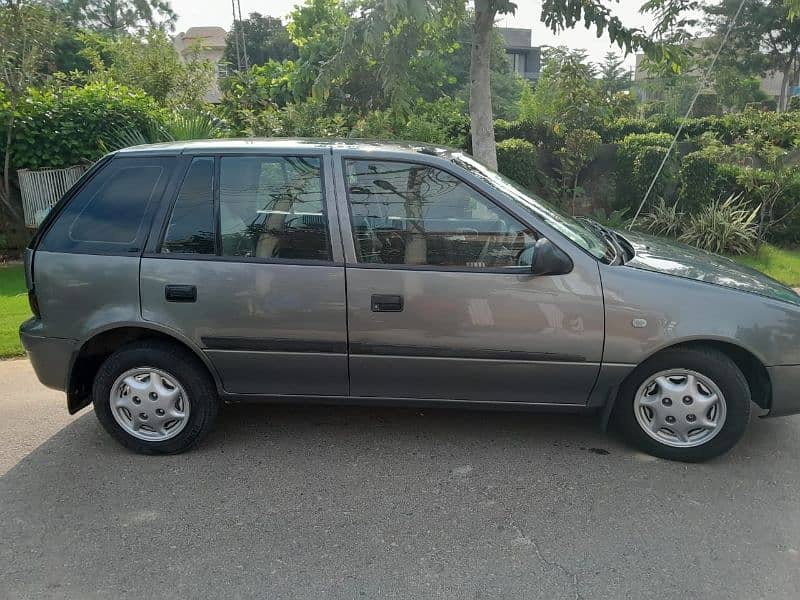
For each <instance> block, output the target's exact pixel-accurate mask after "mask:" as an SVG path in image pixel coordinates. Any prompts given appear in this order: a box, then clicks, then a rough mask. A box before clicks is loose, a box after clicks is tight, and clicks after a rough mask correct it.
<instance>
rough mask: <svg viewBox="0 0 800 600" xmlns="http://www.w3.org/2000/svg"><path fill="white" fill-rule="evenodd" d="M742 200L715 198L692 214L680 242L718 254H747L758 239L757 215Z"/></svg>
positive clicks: (732, 197)
mask: <svg viewBox="0 0 800 600" xmlns="http://www.w3.org/2000/svg"><path fill="white" fill-rule="evenodd" d="M760 210H761V206H760V205H759V206H757V207H756V208H755V209H752V208H750V207H748V206H747V205H746V204H745V203H744V202H742V199H741V196H736V195H734V196H730V197H728V199H727V200H714V201H713V202H711V203H710V204H708V205H706V206H703V207H702V208H701V209H700V210H699V212H698V213H697V214H695V215H690V216H689V217H688V218H687V220H686V224H685V226H684V229H683V233H682V234H681V236H680V238H679V239H680V241H682V242H684V243H687V244H689V245H691V246H695V247H697V248H700V249H702V250H708V251H709V252H716V253H718V254H748V253H750V252H753V251H754V250H755V248H756V244H757V242H758V223H757V219H758V214H759V212H760Z"/></svg>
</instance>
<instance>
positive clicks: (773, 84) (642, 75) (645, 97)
mask: <svg viewBox="0 0 800 600" xmlns="http://www.w3.org/2000/svg"><path fill="white" fill-rule="evenodd" d="M711 40H713V38H709V37H704V38H696V39H695V40H693V41H692V42H691V46H693V47H694V48H699V49H701V48H702V47H703V45H704V44H707V43H708V42H709V41H711ZM645 59H646V57H645V55H644V54H637V55H636V71H635V72H634V75H633V84H634V90H635V93H636V96H637V98H639V100H641V101H642V102H649V101H651V100H659V98H657V97H654V96H653V94H652V93H650V92H649V90H648V85H647V84H648V82H652V81H657V80H656V79H655V78H654V77H653V76H652V75H651V74H650V73H649V72H648V71H647V69H646V68H645V64H646V62H645ZM686 74H687V75H690V76H695V77H697V78H698V79H701V78H702V77H703V74H704V72H703V71H702V70H700V69H694V70H691V71H688V72H687V73H686ZM782 83H783V74H782V73H781V72H780V71H770V72H768V73H766V74H765V75H763V76H762V77H761V90H762V91H763V92H764V93H765V94H766V95H767V96H769V97H770V98H772V99H773V100H775V101H776V102H777V101H778V100H779V99H780V97H781V84H782ZM708 91H710V92H713V91H714V86H713V82H709V84H708ZM797 95H800V73H797V74H795V79H794V80H793V81H791V82H790V83H789V90H788V96H787V102H788V98H791V97H792V96H797Z"/></svg>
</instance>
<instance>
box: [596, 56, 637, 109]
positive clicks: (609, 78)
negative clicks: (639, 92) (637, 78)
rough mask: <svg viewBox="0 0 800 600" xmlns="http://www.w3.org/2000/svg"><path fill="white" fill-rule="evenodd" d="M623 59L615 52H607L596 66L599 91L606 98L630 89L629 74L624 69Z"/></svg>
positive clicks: (628, 71)
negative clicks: (598, 76) (598, 77)
mask: <svg viewBox="0 0 800 600" xmlns="http://www.w3.org/2000/svg"><path fill="white" fill-rule="evenodd" d="M624 65H625V59H624V58H622V57H621V56H620V55H619V54H617V53H616V52H608V53H607V54H606V56H605V58H604V59H603V62H601V63H599V64H598V65H597V69H598V72H599V75H600V89H601V90H602V91H603V93H604V94H605V95H606V97H608V98H612V97H613V96H614V95H615V94H617V93H619V92H624V91H626V90H629V89H631V72H630V70H628V69H626V68H625V66H624Z"/></svg>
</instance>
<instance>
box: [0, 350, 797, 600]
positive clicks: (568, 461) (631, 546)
mask: <svg viewBox="0 0 800 600" xmlns="http://www.w3.org/2000/svg"><path fill="white" fill-rule="evenodd" d="M799 467H800V419H783V420H772V421H760V420H756V421H755V422H753V423H752V424H751V427H750V429H749V432H748V434H747V437H746V439H745V440H744V441H743V443H742V444H741V445H740V446H739V447H738V448H737V449H735V450H734V451H733V452H732V453H731V454H729V455H728V456H726V457H723V458H721V459H718V460H716V461H714V462H711V463H707V464H703V465H684V464H677V463H669V462H665V461H661V460H657V459H653V458H649V457H647V456H643V455H641V454H639V453H636V452H634V451H632V450H630V449H628V448H626V447H625V446H623V445H622V444H621V443H620V442H619V441H618V440H616V439H615V438H613V437H608V436H606V435H604V434H602V433H600V432H599V431H598V429H597V425H596V422H595V421H594V419H591V418H586V417H575V416H567V415H530V414H511V413H482V412H465V411H449V410H424V411H420V410H409V409H387V408H324V407H265V406H261V407H259V406H249V407H233V408H229V409H227V410H225V412H224V413H223V414H222V416H221V418H220V422H219V424H218V427H217V430H216V432H215V433H214V434H212V436H211V437H210V438H208V439H207V440H206V442H205V443H204V444H202V445H201V446H200V447H199V448H197V449H196V450H195V451H193V452H191V453H189V454H184V455H181V456H172V457H155V458H154V457H142V456H137V455H134V454H131V453H129V452H127V451H125V450H124V449H122V448H121V447H119V446H117V445H116V444H115V443H114V442H113V441H112V440H111V439H110V438H109V437H107V436H106V435H105V433H104V432H103V431H101V429H100V426H99V425H98V423H97V422H96V419H95V417H94V415H93V414H91V412H90V411H87V412H84V413H82V414H80V415H78V416H76V417H69V416H68V415H67V414H66V409H65V406H64V399H63V397H62V395H61V394H59V393H57V392H53V391H50V390H46V389H45V388H43V387H41V386H40V385H39V384H38V383H37V382H36V380H35V377H34V375H33V372H32V370H31V368H30V366H29V364H28V363H27V361H24V360H18V361H10V362H0V597H2V598H14V599H17V598H37V599H38V598H75V599H81V600H83V599H90V598H115V599H116V598H268V599H278V598H303V599H320V598H342V599H350V598H409V599H414V600H417V599H423V598H458V599H461V598H470V599H472V598H492V599H494V598H526V599H531V598H542V599H547V600H556V599H560V598H565V599H570V600H573V599H576V598H582V599H586V600H588V599H593V598H602V599H614V598H631V599H636V600H639V599H645V598H658V599H672V598H701V597H702V598H706V599H714V598H720V599H723V598H724V599H726V600H728V599H736V598H742V599H747V600H753V599H757V598H769V599H777V598H792V599H796V598H797V597H798V596H799V595H800V469H799Z"/></svg>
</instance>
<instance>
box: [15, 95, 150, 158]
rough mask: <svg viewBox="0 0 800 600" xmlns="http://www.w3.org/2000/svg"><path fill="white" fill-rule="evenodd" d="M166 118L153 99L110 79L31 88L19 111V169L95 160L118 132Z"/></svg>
mask: <svg viewBox="0 0 800 600" xmlns="http://www.w3.org/2000/svg"><path fill="white" fill-rule="evenodd" d="M160 118H161V110H160V109H159V108H158V106H157V104H156V103H155V101H154V100H153V99H152V98H149V97H148V96H146V95H145V94H144V93H143V92H140V91H136V90H132V89H130V88H128V87H126V86H123V85H120V84H116V83H113V82H110V81H109V82H97V83H90V84H87V85H86V86H83V87H75V86H70V87H66V88H61V89H55V90H38V89H31V90H30V92H29V95H28V97H27V98H26V99H25V101H24V102H23V103H22V104H20V106H19V107H18V110H17V118H16V122H17V124H16V128H15V130H14V135H13V140H12V145H11V158H12V161H13V164H14V167H15V168H16V169H22V168H26V169H41V168H45V167H53V168H60V167H67V166H70V165H74V164H78V163H81V162H88V161H94V160H96V159H98V158H99V157H100V156H102V154H103V153H104V151H103V147H102V140H103V139H105V138H106V137H108V136H112V135H113V134H114V132H115V131H117V130H119V129H122V128H126V127H128V128H134V129H140V130H144V129H146V128H147V127H149V126H151V124H152V123H153V121H159V120H160Z"/></svg>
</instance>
